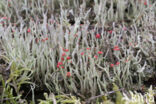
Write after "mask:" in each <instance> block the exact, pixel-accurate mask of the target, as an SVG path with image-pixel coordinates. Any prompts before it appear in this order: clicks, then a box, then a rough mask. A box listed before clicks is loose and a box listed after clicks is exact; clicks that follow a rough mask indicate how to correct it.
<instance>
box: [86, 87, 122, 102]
mask: <svg viewBox="0 0 156 104" xmlns="http://www.w3.org/2000/svg"><path fill="white" fill-rule="evenodd" d="M123 90H124V88H121V89H119V90H116V91H110V92H107V93H105V94H102V95H98V96H93V97H91V98H89V99H88V100H87V101H86V104H90V102H91V101H92V100H94V99H97V98H99V97H102V96H106V95H109V94H112V93H115V92H117V91H123Z"/></svg>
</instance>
